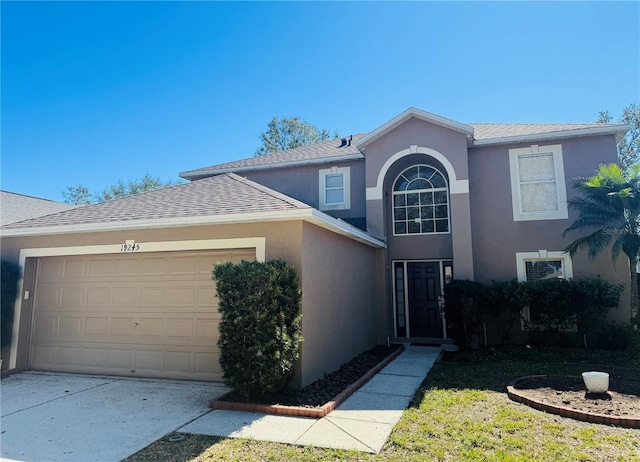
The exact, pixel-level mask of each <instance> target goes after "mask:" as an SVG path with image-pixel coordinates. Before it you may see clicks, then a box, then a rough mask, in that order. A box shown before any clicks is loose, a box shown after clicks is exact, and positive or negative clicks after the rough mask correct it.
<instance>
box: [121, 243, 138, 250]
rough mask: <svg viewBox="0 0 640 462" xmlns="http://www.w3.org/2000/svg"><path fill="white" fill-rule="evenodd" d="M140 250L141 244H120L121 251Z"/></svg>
mask: <svg viewBox="0 0 640 462" xmlns="http://www.w3.org/2000/svg"><path fill="white" fill-rule="evenodd" d="M138 250H140V244H136V243H135V242H133V243H125V244H122V245H121V246H120V252H137V251H138Z"/></svg>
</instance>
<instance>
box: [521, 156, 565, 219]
mask: <svg viewBox="0 0 640 462" xmlns="http://www.w3.org/2000/svg"><path fill="white" fill-rule="evenodd" d="M509 168H510V172H511V199H512V204H513V220H514V221H526V220H560V219H565V218H567V217H568V213H567V189H566V185H565V179H564V164H563V161H562V145H560V144H554V145H550V146H537V145H532V146H530V147H527V148H518V149H510V150H509Z"/></svg>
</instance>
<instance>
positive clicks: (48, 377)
mask: <svg viewBox="0 0 640 462" xmlns="http://www.w3.org/2000/svg"><path fill="white" fill-rule="evenodd" d="M227 391H228V389H227V388H225V387H224V386H223V385H222V384H220V383H210V382H182V381H174V380H154V379H129V378H119V377H103V376H87V375H72V374H55V373H39V372H24V373H21V374H16V375H12V376H10V377H7V378H5V379H3V380H2V382H1V383H0V394H1V403H2V407H1V415H2V417H1V421H0V431H1V455H2V460H18V461H38V462H39V461H64V462H71V461H100V462H107V461H118V460H121V459H122V458H124V457H127V456H129V455H131V454H133V453H135V452H136V451H138V450H140V449H142V448H144V447H145V446H147V445H148V444H150V443H152V442H154V441H155V440H157V439H158V438H160V437H162V436H163V435H166V434H167V433H170V432H172V431H174V430H177V429H178V428H180V427H182V426H184V425H185V424H187V423H189V422H191V421H193V420H194V419H197V418H198V417H200V416H202V415H204V414H206V413H208V412H209V411H210V409H209V408H208V407H207V402H208V401H209V400H210V399H211V398H216V397H218V396H220V395H222V394H223V393H226V392H227Z"/></svg>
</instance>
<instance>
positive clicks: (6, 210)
mask: <svg viewBox="0 0 640 462" xmlns="http://www.w3.org/2000/svg"><path fill="white" fill-rule="evenodd" d="M75 207H77V206H76V205H71V204H65V203H63V202H55V201H52V200H49V199H42V198H39V197H33V196H27V195H24V194H17V193H13V192H9V191H0V225H2V226H3V225H7V224H9V223H15V222H18V221H22V220H28V219H30V218H35V217H40V216H43V215H50V214H52V213H57V212H62V211H63V210H69V209H73V208H75Z"/></svg>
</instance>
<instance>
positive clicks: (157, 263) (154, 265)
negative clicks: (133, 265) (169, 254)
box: [140, 256, 167, 277]
mask: <svg viewBox="0 0 640 462" xmlns="http://www.w3.org/2000/svg"><path fill="white" fill-rule="evenodd" d="M166 272H167V259H166V257H162V256H159V257H143V258H142V259H141V260H140V276H143V277H144V276H161V275H163V274H166Z"/></svg>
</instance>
